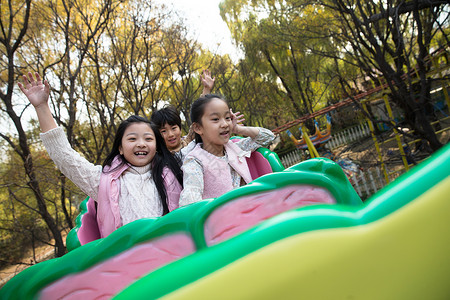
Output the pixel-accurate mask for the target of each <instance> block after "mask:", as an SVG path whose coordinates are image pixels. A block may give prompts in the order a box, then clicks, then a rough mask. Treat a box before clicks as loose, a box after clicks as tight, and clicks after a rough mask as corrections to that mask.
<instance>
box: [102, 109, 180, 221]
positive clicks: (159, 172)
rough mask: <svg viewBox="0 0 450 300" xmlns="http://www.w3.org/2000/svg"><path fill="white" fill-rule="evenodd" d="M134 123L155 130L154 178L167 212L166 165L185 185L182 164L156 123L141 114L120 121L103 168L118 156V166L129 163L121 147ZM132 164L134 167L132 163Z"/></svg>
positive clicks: (164, 211) (165, 212)
mask: <svg viewBox="0 0 450 300" xmlns="http://www.w3.org/2000/svg"><path fill="white" fill-rule="evenodd" d="M134 123H146V124H148V126H149V127H150V128H151V129H152V130H153V133H154V134H155V139H156V154H155V157H153V160H152V162H151V164H152V179H153V180H154V181H155V185H156V189H157V190H158V194H159V196H160V198H161V203H162V206H163V214H167V213H168V212H169V206H168V204H167V192H166V188H165V185H164V178H163V170H164V168H165V167H168V168H169V169H170V170H171V171H172V172H173V174H174V175H175V177H176V178H177V180H178V182H179V183H180V184H181V186H183V173H182V171H181V168H180V164H179V162H178V160H177V158H176V157H174V156H173V155H172V153H170V151H169V150H168V149H167V147H166V143H164V139H163V137H162V136H161V133H160V132H159V128H158V126H157V125H156V124H154V123H153V122H150V121H149V120H147V119H146V118H143V117H140V116H131V117H129V118H128V119H126V120H124V121H122V123H120V125H119V127H118V128H117V131H116V135H115V137H114V142H113V146H112V149H111V152H110V153H109V155H108V156H107V157H106V159H105V160H104V161H103V169H104V168H105V166H111V164H112V162H113V160H114V158H115V157H118V158H119V159H120V160H121V163H120V165H119V166H118V167H117V168H120V167H121V166H123V165H124V164H128V161H127V160H126V159H125V157H124V156H123V155H121V154H120V151H119V148H120V146H121V145H122V138H123V135H124V134H125V130H126V129H127V128H128V127H129V126H130V125H131V124H134ZM130 166H131V167H132V165H131V164H130ZM117 168H115V169H117ZM112 171H113V170H110V172H112Z"/></svg>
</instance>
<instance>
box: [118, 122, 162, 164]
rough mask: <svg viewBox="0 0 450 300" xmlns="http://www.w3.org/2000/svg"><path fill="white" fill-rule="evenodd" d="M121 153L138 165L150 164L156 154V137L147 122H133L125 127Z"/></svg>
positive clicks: (131, 162)
mask: <svg viewBox="0 0 450 300" xmlns="http://www.w3.org/2000/svg"><path fill="white" fill-rule="evenodd" d="M119 153H120V154H122V155H123V156H124V157H125V159H126V160H127V161H128V162H129V163H130V164H132V165H133V166H136V167H143V166H145V165H147V164H149V163H150V162H151V161H152V160H153V157H155V154H156V138H155V134H154V132H153V130H152V129H151V127H150V125H149V124H147V123H133V124H131V125H130V126H128V127H127V129H125V132H124V134H123V137H122V144H121V145H120V147H119Z"/></svg>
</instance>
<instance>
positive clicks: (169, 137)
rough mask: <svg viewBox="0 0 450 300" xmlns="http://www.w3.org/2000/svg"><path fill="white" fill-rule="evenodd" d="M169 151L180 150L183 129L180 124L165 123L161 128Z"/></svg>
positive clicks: (160, 130)
mask: <svg viewBox="0 0 450 300" xmlns="http://www.w3.org/2000/svg"><path fill="white" fill-rule="evenodd" d="M159 132H161V135H162V137H163V138H164V142H166V146H167V148H168V149H169V151H178V150H179V148H180V146H181V129H180V127H179V126H178V125H169V124H168V123H166V124H164V126H162V127H161V128H160V129H159Z"/></svg>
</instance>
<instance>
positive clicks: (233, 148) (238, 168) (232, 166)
mask: <svg viewBox="0 0 450 300" xmlns="http://www.w3.org/2000/svg"><path fill="white" fill-rule="evenodd" d="M241 120H242V118H241V115H240V113H239V112H237V113H236V114H234V113H233V112H232V111H231V109H230V108H229V106H228V103H227V102H226V101H225V100H224V99H223V98H222V97H220V96H218V95H211V94H210V95H205V96H204V97H200V98H199V99H197V100H196V101H195V102H194V103H193V104H192V107H191V121H192V127H193V129H194V132H195V141H196V143H197V145H196V147H195V148H194V150H192V151H191V152H190V153H189V154H188V155H187V157H186V159H185V160H184V163H183V167H182V169H183V174H184V175H183V186H184V190H183V191H182V193H181V196H180V206H182V205H187V204H190V203H194V202H197V201H200V200H202V199H207V198H215V197H219V196H220V195H222V194H224V193H226V192H228V191H230V190H232V189H234V188H237V187H239V186H242V185H245V184H246V183H249V182H250V181H251V180H252V178H251V176H250V171H249V168H248V165H247V160H246V157H249V156H250V154H251V152H253V151H255V150H256V149H258V148H259V147H264V146H267V145H268V144H269V143H270V142H272V141H273V139H274V138H275V135H274V134H273V133H272V132H271V131H270V130H268V129H265V128H260V127H249V126H244V125H241V124H239V123H240V122H241ZM232 134H237V135H244V136H247V138H245V139H240V140H239V141H238V142H236V143H234V142H232V141H230V137H231V136H232Z"/></svg>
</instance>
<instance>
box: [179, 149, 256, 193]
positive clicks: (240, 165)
mask: <svg viewBox="0 0 450 300" xmlns="http://www.w3.org/2000/svg"><path fill="white" fill-rule="evenodd" d="M225 151H226V153H227V156H228V163H227V162H226V161H225V160H223V159H220V158H218V157H217V156H215V155H213V154H211V153H209V152H208V151H206V150H204V149H203V148H202V147H201V144H197V145H196V147H195V148H194V150H192V151H191V152H190V153H189V154H188V157H189V156H192V157H195V158H197V159H198V160H199V161H200V162H201V164H202V166H203V180H204V189H203V197H202V198H203V199H208V198H216V197H219V196H221V195H223V194H224V193H226V192H228V191H231V190H232V189H233V183H232V178H231V174H230V168H229V166H228V164H229V165H230V166H231V167H232V168H233V169H234V170H235V171H236V172H237V173H238V174H239V175H240V176H241V177H242V178H243V179H244V181H245V182H246V183H249V182H251V181H252V177H251V175H250V170H249V168H248V165H247V160H246V159H245V157H244V156H242V155H241V154H242V153H243V150H242V149H241V148H239V147H238V146H237V145H235V144H234V143H233V142H232V141H228V143H226V144H225Z"/></svg>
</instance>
